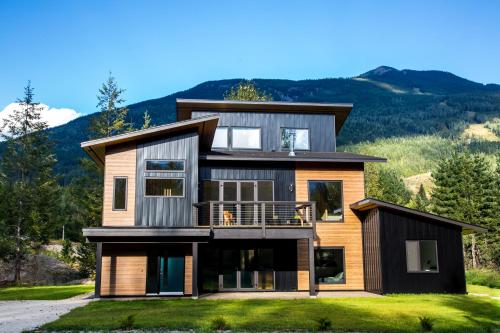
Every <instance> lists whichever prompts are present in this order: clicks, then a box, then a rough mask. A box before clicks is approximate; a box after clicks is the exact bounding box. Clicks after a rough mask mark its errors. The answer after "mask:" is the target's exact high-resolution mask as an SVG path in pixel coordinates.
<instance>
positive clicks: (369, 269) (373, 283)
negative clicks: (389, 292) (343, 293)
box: [363, 209, 383, 294]
mask: <svg viewBox="0 0 500 333" xmlns="http://www.w3.org/2000/svg"><path fill="white" fill-rule="evenodd" d="M363 255H364V269H365V289H366V291H369V292H373V293H378V294H381V293H382V292H383V290H382V267H381V262H380V261H381V258H380V220H379V211H378V209H372V210H370V211H369V212H368V214H367V215H366V217H365V218H364V221H363Z"/></svg>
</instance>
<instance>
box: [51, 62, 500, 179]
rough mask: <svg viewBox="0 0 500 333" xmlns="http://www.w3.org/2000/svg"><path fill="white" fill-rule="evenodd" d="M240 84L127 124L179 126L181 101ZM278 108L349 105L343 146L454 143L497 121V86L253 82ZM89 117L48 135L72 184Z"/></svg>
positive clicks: (443, 76) (138, 112) (431, 81)
mask: <svg viewBox="0 0 500 333" xmlns="http://www.w3.org/2000/svg"><path fill="white" fill-rule="evenodd" d="M239 81H241V80H240V79H232V80H220V81H209V82H204V83H202V84H199V85H197V86H195V87H193V88H191V89H189V90H186V91H182V92H178V93H175V94H172V95H169V96H166V97H162V98H158V99H153V100H148V101H144V102H141V103H137V104H132V105H129V118H130V119H129V120H130V121H131V122H132V123H133V124H134V125H135V126H136V127H138V126H139V124H141V123H142V117H143V114H144V111H146V110H147V111H148V113H149V114H150V116H151V118H152V123H153V124H154V125H159V124H164V123H169V122H173V121H175V99H176V98H201V99H222V98H223V94H224V92H226V91H227V90H228V89H230V88H231V87H233V86H234V85H236V84H237V83H238V82H239ZM254 82H255V84H256V86H257V87H258V88H259V89H260V90H262V91H264V92H265V93H267V94H270V95H272V97H273V99H274V100H275V101H301V102H348V103H354V109H353V111H352V113H351V115H350V117H349V118H348V120H347V122H346V124H345V125H344V128H343V129H342V131H341V133H340V136H339V144H340V145H342V144H352V143H358V142H363V141H373V140H376V139H381V138H389V137H404V136H409V135H427V134H436V135H439V136H441V137H452V138H453V137H457V136H458V135H459V134H460V133H461V132H462V130H463V129H464V127H465V125H466V124H469V123H480V122H484V121H486V120H488V119H492V118H493V117H495V116H499V115H500V86H499V85H495V84H490V85H483V84H480V83H476V82H472V81H469V80H466V79H463V78H460V77H458V76H455V75H453V74H451V73H446V72H440V71H412V70H401V71H399V70H396V69H393V68H390V67H379V68H377V69H375V70H372V71H369V72H367V73H365V74H362V75H360V76H358V77H354V78H337V79H321V80H300V81H291V80H262V79H255V80H254ZM91 117H92V115H90V116H85V117H81V118H78V119H76V120H74V121H72V122H70V123H68V124H66V125H63V126H60V127H57V128H53V129H51V130H50V136H51V138H52V139H54V140H55V141H56V147H55V148H56V154H57V159H58V164H57V171H58V173H60V174H62V175H65V177H64V178H65V179H66V180H68V179H70V178H71V177H72V175H74V174H76V173H78V168H77V165H78V162H77V161H78V158H79V157H81V156H83V152H82V150H81V149H80V146H79V143H80V142H81V141H84V140H86V139H87V138H88V123H89V119H90V118H91Z"/></svg>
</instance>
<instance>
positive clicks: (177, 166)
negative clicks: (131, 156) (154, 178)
mask: <svg viewBox="0 0 500 333" xmlns="http://www.w3.org/2000/svg"><path fill="white" fill-rule="evenodd" d="M146 171H174V172H182V171H184V161H178V160H147V161H146Z"/></svg>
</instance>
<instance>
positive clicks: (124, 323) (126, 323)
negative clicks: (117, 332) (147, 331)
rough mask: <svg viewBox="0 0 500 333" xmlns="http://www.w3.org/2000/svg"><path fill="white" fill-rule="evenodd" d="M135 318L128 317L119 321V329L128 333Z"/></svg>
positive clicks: (132, 316)
mask: <svg viewBox="0 0 500 333" xmlns="http://www.w3.org/2000/svg"><path fill="white" fill-rule="evenodd" d="M134 322H135V316H134V315H129V316H127V318H125V319H122V320H121V321H120V329H122V330H125V331H128V330H131V329H132V328H133V327H134Z"/></svg>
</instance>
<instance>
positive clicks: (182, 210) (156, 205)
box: [136, 133, 198, 227]
mask: <svg viewBox="0 0 500 333" xmlns="http://www.w3.org/2000/svg"><path fill="white" fill-rule="evenodd" d="M148 159H177V160H184V161H185V171H184V172H146V171H145V165H146V160H148ZM146 176H147V177H172V178H185V185H184V197H182V198H167V197H145V195H144V178H145V177H146ZM195 202H198V134H197V133H186V134H182V135H177V136H172V137H167V138H163V139H160V140H155V141H149V142H146V143H142V144H139V145H138V146H137V191H136V203H137V204H136V225H141V226H153V227H190V226H192V225H193V224H192V220H191V214H192V205H193V203H195Z"/></svg>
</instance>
